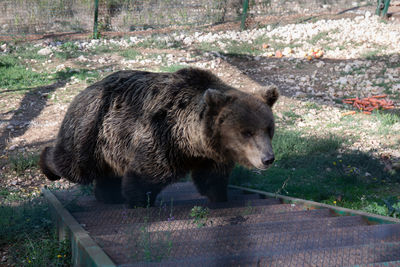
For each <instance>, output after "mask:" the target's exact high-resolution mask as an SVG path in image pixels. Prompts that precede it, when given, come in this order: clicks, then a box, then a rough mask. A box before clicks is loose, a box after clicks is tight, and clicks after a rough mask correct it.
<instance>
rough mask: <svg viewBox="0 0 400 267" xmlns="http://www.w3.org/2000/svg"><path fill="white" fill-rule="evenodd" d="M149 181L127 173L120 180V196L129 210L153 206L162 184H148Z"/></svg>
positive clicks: (132, 173) (162, 186)
mask: <svg viewBox="0 0 400 267" xmlns="http://www.w3.org/2000/svg"><path fill="white" fill-rule="evenodd" d="M149 181H151V180H150V179H146V177H143V176H140V175H137V174H136V173H134V172H128V173H126V174H125V175H124V177H123V178H122V195H123V196H124V198H125V200H126V201H127V203H128V205H129V207H130V208H135V207H147V206H153V205H154V202H155V200H156V198H157V195H158V194H159V193H160V191H161V190H162V189H163V188H164V185H162V184H154V183H150V182H149Z"/></svg>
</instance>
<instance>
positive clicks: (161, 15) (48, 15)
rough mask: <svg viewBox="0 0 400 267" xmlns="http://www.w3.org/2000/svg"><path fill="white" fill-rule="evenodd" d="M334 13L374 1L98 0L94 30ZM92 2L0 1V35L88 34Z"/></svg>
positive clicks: (87, 0)
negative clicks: (245, 11) (96, 22)
mask: <svg viewBox="0 0 400 267" xmlns="http://www.w3.org/2000/svg"><path fill="white" fill-rule="evenodd" d="M245 2H248V12H247V13H248V17H250V18H251V17H263V16H264V17H265V16H272V15H274V16H277V15H279V16H288V15H291V14H304V15H307V14H311V13H319V12H334V11H339V10H343V9H351V8H354V7H357V6H364V5H376V1H374V0H366V1H360V0H293V1H288V0H99V1H98V5H99V11H98V12H99V13H98V28H99V31H103V32H104V31H115V32H128V31H137V30H144V29H159V28H164V27H176V26H196V25H209V24H218V23H224V22H232V21H240V20H241V18H242V17H243V12H244V10H243V7H244V6H245V7H246V4H247V3H245ZM94 10H95V0H0V35H16V34H45V33H63V32H77V33H79V32H81V33H84V32H91V31H92V30H93V21H94V13H95V12H94Z"/></svg>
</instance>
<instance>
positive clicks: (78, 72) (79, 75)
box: [55, 68, 100, 81]
mask: <svg viewBox="0 0 400 267" xmlns="http://www.w3.org/2000/svg"><path fill="white" fill-rule="evenodd" d="M72 77H75V78H76V79H78V80H80V81H85V80H89V81H96V80H97V79H99V77H100V74H99V72H98V71H96V70H90V69H71V68H66V69H64V70H62V71H58V72H56V74H55V78H56V79H57V80H69V79H71V78H72Z"/></svg>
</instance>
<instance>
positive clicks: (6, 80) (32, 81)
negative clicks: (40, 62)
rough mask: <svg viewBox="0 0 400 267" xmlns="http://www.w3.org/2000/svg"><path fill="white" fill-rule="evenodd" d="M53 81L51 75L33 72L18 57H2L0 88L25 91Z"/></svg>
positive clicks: (0, 61) (0, 57)
mask: <svg viewBox="0 0 400 267" xmlns="http://www.w3.org/2000/svg"><path fill="white" fill-rule="evenodd" d="M53 81H54V79H53V77H52V76H51V75H49V74H48V73H39V72H36V71H33V70H32V69H31V68H30V67H29V66H27V65H25V64H24V62H23V61H22V60H21V59H19V58H18V56H17V55H14V54H11V55H3V56H0V88H4V89H8V90H15V89H16V90H18V91H23V90H26V89H30V88H34V87H38V86H44V85H48V84H50V83H51V82H53Z"/></svg>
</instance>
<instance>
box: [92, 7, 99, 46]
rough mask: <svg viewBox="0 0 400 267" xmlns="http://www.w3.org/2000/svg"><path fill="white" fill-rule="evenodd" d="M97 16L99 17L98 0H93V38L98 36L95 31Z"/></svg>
mask: <svg viewBox="0 0 400 267" xmlns="http://www.w3.org/2000/svg"><path fill="white" fill-rule="evenodd" d="M98 17H99V0H94V24H93V38H94V39H98V38H99V34H98V31H97V25H98V21H97V20H98Z"/></svg>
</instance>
